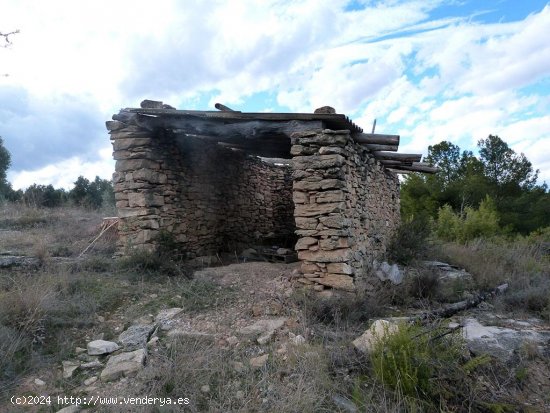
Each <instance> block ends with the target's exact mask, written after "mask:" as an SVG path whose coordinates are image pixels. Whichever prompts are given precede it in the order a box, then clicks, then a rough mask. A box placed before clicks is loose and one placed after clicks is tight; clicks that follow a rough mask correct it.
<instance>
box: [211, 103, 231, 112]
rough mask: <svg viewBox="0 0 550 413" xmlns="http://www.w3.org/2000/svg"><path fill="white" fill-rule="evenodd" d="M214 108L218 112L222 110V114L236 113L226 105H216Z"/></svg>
mask: <svg viewBox="0 0 550 413" xmlns="http://www.w3.org/2000/svg"><path fill="white" fill-rule="evenodd" d="M214 107H215V108H216V109H218V110H221V111H222V112H235V111H234V110H233V109H231V108H229V107H227V106H225V105H222V104H221V103H216V104H215V105H214Z"/></svg>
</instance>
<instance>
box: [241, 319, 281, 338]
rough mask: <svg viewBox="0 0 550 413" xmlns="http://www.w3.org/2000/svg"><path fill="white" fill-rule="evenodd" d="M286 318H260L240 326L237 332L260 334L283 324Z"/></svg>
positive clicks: (276, 328)
mask: <svg viewBox="0 0 550 413" xmlns="http://www.w3.org/2000/svg"><path fill="white" fill-rule="evenodd" d="M287 320H288V319H287V318H286V317H280V318H273V319H262V320H258V321H256V322H255V323H253V324H251V325H249V326H246V327H243V328H241V329H240V330H239V331H238V332H239V334H243V335H256V336H258V335H261V334H264V333H267V332H269V331H275V330H278V329H279V328H281V327H282V326H284V324H285V322H286V321H287Z"/></svg>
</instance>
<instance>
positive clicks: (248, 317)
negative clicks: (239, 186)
mask: <svg viewBox="0 0 550 413" xmlns="http://www.w3.org/2000/svg"><path fill="white" fill-rule="evenodd" d="M106 215H112V211H107V212H101V211H99V212H98V211H85V210H81V209H71V208H63V209H41V210H37V209H28V208H20V207H14V206H5V207H3V208H2V210H1V213H0V254H2V255H3V256H4V257H6V256H21V255H25V256H32V257H36V258H37V260H36V261H35V262H34V263H33V264H32V265H27V266H19V267H18V266H13V267H9V268H0V375H1V376H0V389H1V391H0V392H1V394H0V406H1V405H4V406H6V407H5V408H6V409H7V410H6V411H45V412H49V411H55V409H53V408H46V407H43V408H41V409H40V408H34V409H32V408H28V407H25V408H19V410H17V408H15V407H13V406H9V405H8V404H7V403H8V402H7V398H8V396H10V395H13V394H34V395H39V394H51V395H56V394H64V395H86V394H87V395H90V394H98V395H101V394H108V392H109V391H111V392H115V393H112V394H116V392H126V393H124V394H125V395H134V396H140V395H144V394H149V395H156V396H159V397H160V396H162V397H179V396H181V395H185V397H189V398H190V399H191V401H192V403H191V405H190V406H188V407H187V408H186V410H184V411H197V412H203V411H204V412H218V411H240V412H252V411H266V412H351V411H357V412H422V411H425V412H432V411H450V412H469V411H479V412H508V411H510V412H512V411H533V412H536V411H544V410H543V407H541V406H544V403H550V401H549V400H546V401H544V400H542V401H541V400H539V402H538V404H537V402H536V401H534V399H535V397H534V396H533V395H532V394H531V393H530V391H531V390H530V387H531V383H534V382H535V381H536V380H537V379H539V377H538V375H539V374H543V373H540V371H539V370H537V367H534V366H542V367H539V369H540V368H543V369H547V368H548V367H549V358H548V357H549V355H548V354H542V353H540V352H539V351H538V350H537V349H533V348H532V347H529V346H528V345H526V346H525V349H524V350H522V352H521V353H520V354H518V355H517V357H516V358H515V359H514V362H513V363H511V364H510V363H508V364H504V363H501V362H499V360H495V359H491V358H490V357H473V356H471V355H470V354H469V353H468V352H467V351H466V350H465V347H464V341H463V339H462V338H461V335H460V333H455V334H447V335H444V336H441V332H442V331H444V330H442V327H443V326H444V323H442V322H441V321H438V322H436V323H433V324H427V325H416V326H410V327H406V326H403V327H402V328H401V329H400V333H399V334H398V335H396V336H392V337H389V338H387V339H385V340H383V341H382V342H380V344H379V345H378V346H377V347H376V348H375V350H374V351H373V352H372V353H371V354H370V355H365V354H362V353H360V352H358V351H356V350H355V348H354V347H353V346H352V345H351V342H352V341H353V340H354V339H355V338H356V337H358V336H359V335H361V334H362V332H363V331H365V329H366V328H367V327H368V326H369V324H370V322H371V321H372V320H373V319H376V318H379V317H383V316H385V317H388V316H401V315H404V314H410V313H415V312H418V311H423V310H428V309H431V308H437V307H439V306H441V305H442V304H443V303H446V302H453V301H456V300H458V299H461V298H463V296H464V294H465V293H466V292H467V291H473V290H476V289H484V288H487V287H494V286H495V285H497V284H499V283H501V282H509V283H510V286H511V287H510V293H509V294H507V295H505V296H503V297H501V298H499V299H498V300H497V301H496V302H495V303H494V305H495V311H500V312H502V313H503V314H506V316H507V317H508V316H522V317H539V318H546V319H548V318H549V309H550V306H549V301H548V300H549V296H550V294H549V286H550V281H549V280H550V275H549V272H548V269H549V263H548V254H547V251H545V250H544V245H546V244H544V242H545V241H544V240H543V238H541V239H540V240H539V239H529V240H527V239H523V240H517V241H516V242H513V243H510V242H508V243H506V242H505V241H500V242H501V243H500V244H499V243H498V242H497V241H492V242H477V243H472V244H469V245H457V244H441V245H438V246H431V247H430V251H428V255H431V257H432V258H439V259H446V260H448V262H451V263H453V264H457V265H460V266H462V267H464V268H466V269H467V270H468V271H469V272H471V273H472V274H474V280H473V281H471V282H469V283H467V282H465V281H458V282H456V283H455V284H452V285H451V286H449V285H442V284H441V283H440V282H439V281H438V280H437V277H434V275H433V273H431V272H430V271H429V270H427V269H426V268H423V267H422V266H421V265H419V264H418V263H416V264H415V263H414V261H413V263H412V264H411V269H410V274H414V275H415V276H410V277H408V278H407V280H406V282H405V283H404V284H403V285H401V286H399V287H388V288H385V287H384V288H382V287H381V288H380V290H379V291H378V292H377V294H376V295H375V296H374V297H356V298H350V297H347V298H344V299H341V298H338V297H333V298H331V299H326V298H324V299H322V298H319V297H318V296H317V295H316V294H315V293H314V292H312V291H305V290H302V289H300V288H297V287H296V286H295V287H293V288H290V289H289V288H288V285H290V284H289V283H290V282H291V281H290V280H291V279H292V270H293V267H288V268H287V267H285V266H284V265H282V264H277V265H278V266H275V264H268V263H265V264H256V266H249V267H247V266H246V265H244V264H238V265H237V266H236V267H235V266H228V267H222V268H219V269H218V270H217V271H218V272H216V273H215V275H213V274H214V273H212V274H210V275H208V274H209V273H208V272H206V274H207V275H206V276H204V275H202V276H193V275H192V274H193V270H194V269H196V268H191V267H190V265H189V264H188V263H185V262H181V261H180V260H170V259H169V257H168V256H167V255H163V256H160V257H159V256H158V255H155V254H152V255H151V256H147V255H144V254H137V255H134V256H130V257H129V258H127V259H125V260H114V259H113V258H112V255H113V253H114V250H115V242H116V236H115V235H114V234H108V235H107V236H106V237H104V238H101V239H100V240H98V241H97V243H96V244H94V246H93V247H92V248H90V249H89V250H88V251H87V252H86V254H84V255H83V256H82V257H81V258H78V257H79V255H80V254H81V253H82V251H84V250H85V249H86V248H87V247H88V246H89V244H90V242H91V241H92V240H93V239H94V238H95V237H96V236H97V234H98V233H99V229H100V226H101V221H102V217H103V216H106ZM164 254H166V252H164ZM239 271H241V272H239ZM271 274H273V275H271ZM274 280H275V281H276V282H277V283H276V284H274V282H275V281H274ZM284 283H286V284H284ZM283 284H284V286H283ZM279 287H280V288H279ZM275 304H276V305H275ZM171 307H181V308H183V309H184V314H185V319H186V320H188V322H189V323H190V325H191V326H193V328H203V329H204V331H206V332H208V334H206V333H205V334H203V335H196V336H182V337H177V336H176V337H169V336H168V335H167V334H165V333H162V332H160V333H159V335H158V336H159V341H158V345H157V347H155V349H154V350H151V351H150V354H149V356H148V357H149V358H148V361H147V365H146V368H145V369H144V371H143V372H142V373H140V374H139V375H138V376H137V377H136V378H134V379H130V380H127V381H124V380H123V381H121V382H120V383H117V384H116V385H110V384H106V385H101V384H100V385H98V386H96V388H95V389H92V390H90V387H88V388H86V387H85V386H83V385H82V381H83V380H84V379H85V376H83V375H82V374H83V373H79V374H77V375H76V376H75V377H72V378H70V379H64V378H63V377H62V373H61V368H60V366H61V362H62V361H64V360H68V359H74V358H76V357H78V354H77V347H85V346H86V342H87V341H89V340H91V339H93V338H97V337H102V338H103V339H105V340H109V339H116V337H117V336H118V334H119V333H120V332H121V331H122V330H123V329H125V328H127V327H128V326H129V325H131V323H132V322H133V320H135V319H137V318H139V317H150V316H154V315H155V314H157V313H158V311H160V310H161V309H163V308H171ZM258 307H259V308H260V310H261V311H263V312H264V313H265V314H269V315H273V316H278V317H285V318H286V319H287V321H286V323H285V327H284V328H283V330H282V331H281V332H278V333H277V334H275V336H274V337H273V338H272V339H271V340H270V341H268V342H267V343H265V344H258V342H256V341H254V340H245V339H239V342H238V343H237V344H232V343H231V342H230V341H231V340H229V338H228V337H232V335H233V330H234V329H237V328H238V326H242V325H245V324H246V323H250V322H252V321H254V320H256V319H258V318H261V317H262V316H258V315H257V314H256V312H257V308H258ZM268 309H269V311H271V312H267V310H268ZM296 336H301V337H303V341H302V340H297V339H295V337H296ZM439 336H441V337H439ZM228 343H229V344H228ZM266 354H267V355H268V359H267V362H266V363H265V364H264V365H263V366H261V367H259V368H255V367H253V366H252V365H251V364H250V360H251V359H252V358H255V357H258V356H261V355H266ZM35 378H41V379H44V381H45V382H46V384H45V386H41V387H40V386H37V385H35V384H34V380H35ZM543 384H544V383H543ZM121 386H122V387H121ZM132 392H133V393H132ZM90 411H121V410H120V408H118V407H117V409H112V408H109V407H107V406H103V407H96V408H93V409H90ZM128 411H132V410H128ZM134 411H135V410H134ZM139 411H152V412H155V411H162V412H166V411H171V410H170V409H166V408H164V409H160V408H158V407H149V408H143V409H142V410H139ZM173 411H180V410H173Z"/></svg>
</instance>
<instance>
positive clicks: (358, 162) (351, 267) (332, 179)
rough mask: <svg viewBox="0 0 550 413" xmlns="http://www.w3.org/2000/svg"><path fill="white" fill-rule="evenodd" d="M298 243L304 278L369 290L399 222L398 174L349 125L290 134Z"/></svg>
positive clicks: (336, 285)
mask: <svg viewBox="0 0 550 413" xmlns="http://www.w3.org/2000/svg"><path fill="white" fill-rule="evenodd" d="M291 154H292V155H293V167H294V172H293V178H294V185H293V190H294V193H293V199H294V203H295V221H296V228H297V231H296V232H297V235H298V236H299V239H298V242H297V244H296V249H297V250H298V258H299V259H300V260H302V266H301V268H302V272H303V275H304V277H303V278H302V279H300V281H301V282H303V283H304V284H309V285H317V287H316V289H321V288H323V287H322V286H329V287H334V288H338V289H343V290H348V291H358V290H360V291H368V290H370V289H372V288H373V287H374V285H373V283H374V282H375V280H374V279H372V278H371V277H369V276H368V274H369V270H370V267H371V266H372V262H373V260H374V259H377V258H379V257H380V256H381V255H382V254H384V252H385V250H386V245H387V243H388V241H389V238H390V237H391V235H392V233H393V231H394V230H395V228H396V227H397V225H398V224H399V181H398V179H397V177H396V176H394V175H393V174H391V173H389V172H387V171H386V170H385V169H384V168H383V167H382V165H381V164H380V163H379V162H378V161H377V160H375V159H374V157H372V155H371V154H369V152H368V151H367V150H366V149H365V148H364V147H363V146H361V145H359V144H357V143H355V142H354V141H353V140H352V139H351V137H350V133H349V131H331V130H323V131H317V132H308V133H300V134H294V135H293V136H292V148H291Z"/></svg>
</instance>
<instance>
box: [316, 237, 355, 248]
mask: <svg viewBox="0 0 550 413" xmlns="http://www.w3.org/2000/svg"><path fill="white" fill-rule="evenodd" d="M349 246H350V242H349V240H348V238H340V237H331V238H326V239H322V240H320V241H319V247H320V248H321V249H323V250H334V249H338V248H348V247H349Z"/></svg>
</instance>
